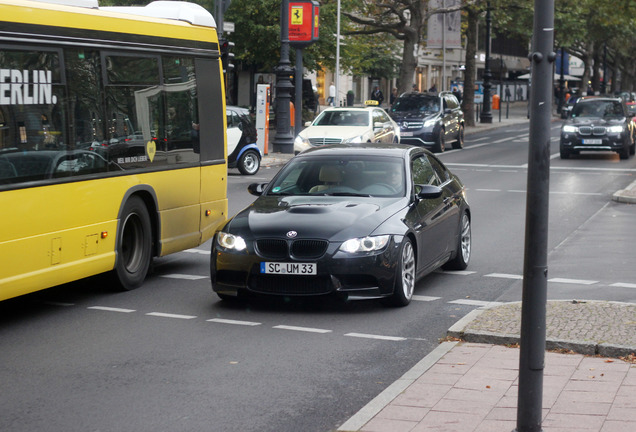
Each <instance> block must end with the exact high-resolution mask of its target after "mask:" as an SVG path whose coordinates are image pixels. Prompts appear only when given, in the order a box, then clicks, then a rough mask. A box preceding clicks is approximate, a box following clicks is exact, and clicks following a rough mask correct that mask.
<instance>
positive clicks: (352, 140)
mask: <svg viewBox="0 0 636 432" xmlns="http://www.w3.org/2000/svg"><path fill="white" fill-rule="evenodd" d="M362 141H364V137H363V136H362V135H357V136H354V137H351V138H347V139H344V140H342V143H343V144H352V143H353V144H358V143H361V142H362Z"/></svg>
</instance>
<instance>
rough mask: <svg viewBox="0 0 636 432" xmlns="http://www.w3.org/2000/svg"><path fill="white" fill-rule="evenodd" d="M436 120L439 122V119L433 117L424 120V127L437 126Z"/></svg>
mask: <svg viewBox="0 0 636 432" xmlns="http://www.w3.org/2000/svg"><path fill="white" fill-rule="evenodd" d="M436 122H437V120H435V119H432V120H426V121H425V122H424V127H425V128H430V127H433V126H435V123H436Z"/></svg>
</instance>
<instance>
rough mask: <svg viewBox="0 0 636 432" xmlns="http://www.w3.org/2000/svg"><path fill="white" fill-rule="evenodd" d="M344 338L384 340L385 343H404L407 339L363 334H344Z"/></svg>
mask: <svg viewBox="0 0 636 432" xmlns="http://www.w3.org/2000/svg"><path fill="white" fill-rule="evenodd" d="M345 336H350V337H356V338H363V339H377V340H386V341H396V342H400V341H405V340H407V338H405V337H398V336H381V335H373V334H365V333H345Z"/></svg>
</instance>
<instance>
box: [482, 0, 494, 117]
mask: <svg viewBox="0 0 636 432" xmlns="http://www.w3.org/2000/svg"><path fill="white" fill-rule="evenodd" d="M491 24H492V18H491V16H490V2H487V6H486V62H485V63H484V108H483V110H482V111H481V116H480V120H481V122H482V123H492V112H490V87H491V84H490V79H491V78H492V74H491V73H490V27H491Z"/></svg>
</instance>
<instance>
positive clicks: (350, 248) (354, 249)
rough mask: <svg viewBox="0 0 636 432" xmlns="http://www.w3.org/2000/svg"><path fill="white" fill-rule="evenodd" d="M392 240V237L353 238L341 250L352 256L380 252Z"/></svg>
mask: <svg viewBox="0 0 636 432" xmlns="http://www.w3.org/2000/svg"><path fill="white" fill-rule="evenodd" d="M390 238H391V236H390V235H382V236H373V237H360V238H353V239H349V240H347V241H346V242H344V243H342V244H341V245H340V250H341V251H343V252H346V253H351V254H353V253H360V252H373V251H378V250H381V249H383V248H384V247H385V246H386V245H387V244H388V243H389V239H390Z"/></svg>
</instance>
